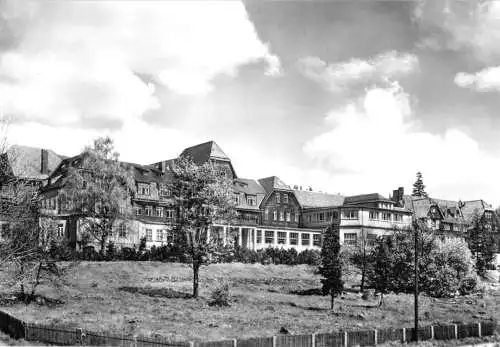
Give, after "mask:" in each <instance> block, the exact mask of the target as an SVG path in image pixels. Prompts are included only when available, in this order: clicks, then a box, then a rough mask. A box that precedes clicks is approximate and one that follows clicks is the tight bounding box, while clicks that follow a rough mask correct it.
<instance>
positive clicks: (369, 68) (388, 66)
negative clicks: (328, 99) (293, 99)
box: [297, 51, 418, 92]
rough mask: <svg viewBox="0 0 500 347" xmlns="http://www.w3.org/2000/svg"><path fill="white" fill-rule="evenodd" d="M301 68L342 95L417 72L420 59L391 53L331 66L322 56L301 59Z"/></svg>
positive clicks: (303, 71) (306, 73)
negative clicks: (346, 91)
mask: <svg viewBox="0 0 500 347" xmlns="http://www.w3.org/2000/svg"><path fill="white" fill-rule="evenodd" d="M297 66H298V69H299V71H300V72H301V73H302V74H304V76H306V77H308V78H311V79H312V80H315V81H317V82H320V83H323V84H324V85H326V86H327V87H328V88H329V89H330V90H331V91H333V92H341V91H345V90H348V89H350V88H354V87H359V86H365V85H367V84H373V83H377V82H381V81H385V80H387V79H393V78H397V77H402V76H405V75H408V74H410V73H412V72H414V71H416V70H417V68H418V58H417V56H415V55H413V54H409V53H399V52H397V51H390V52H386V53H382V54H379V55H377V56H375V57H373V58H371V59H368V60H362V59H358V58H353V59H351V60H349V61H347V62H338V63H331V64H328V63H326V62H324V61H323V60H321V59H320V58H318V57H306V58H303V59H301V60H299V62H298V65H297Z"/></svg>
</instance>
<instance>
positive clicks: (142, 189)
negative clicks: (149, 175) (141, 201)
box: [138, 183, 150, 195]
mask: <svg viewBox="0 0 500 347" xmlns="http://www.w3.org/2000/svg"><path fill="white" fill-rule="evenodd" d="M138 190H139V194H140V195H149V194H150V191H149V184H146V183H139V186H138Z"/></svg>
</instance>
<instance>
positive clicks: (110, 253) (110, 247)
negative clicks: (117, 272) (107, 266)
mask: <svg viewBox="0 0 500 347" xmlns="http://www.w3.org/2000/svg"><path fill="white" fill-rule="evenodd" d="M115 259H116V248H115V243H114V242H113V241H109V242H108V244H107V245H106V260H108V261H110V260H115Z"/></svg>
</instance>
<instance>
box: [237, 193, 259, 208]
mask: <svg viewBox="0 0 500 347" xmlns="http://www.w3.org/2000/svg"><path fill="white" fill-rule="evenodd" d="M240 197H241V199H240ZM233 201H234V203H235V204H236V205H240V204H241V203H242V202H243V201H245V202H246V204H247V205H248V206H256V205H257V196H256V195H248V194H243V193H241V194H238V193H234V195H233Z"/></svg>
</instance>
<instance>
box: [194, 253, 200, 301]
mask: <svg viewBox="0 0 500 347" xmlns="http://www.w3.org/2000/svg"><path fill="white" fill-rule="evenodd" d="M199 273H200V265H199V264H198V262H196V261H195V262H193V298H197V297H198V284H199Z"/></svg>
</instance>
